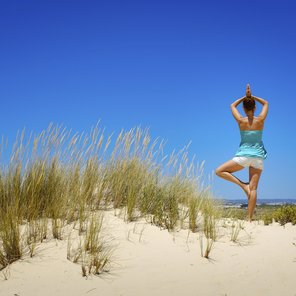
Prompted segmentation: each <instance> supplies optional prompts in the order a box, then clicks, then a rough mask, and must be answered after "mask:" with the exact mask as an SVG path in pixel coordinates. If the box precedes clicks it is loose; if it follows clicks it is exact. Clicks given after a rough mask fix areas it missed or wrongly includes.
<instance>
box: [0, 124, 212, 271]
mask: <svg viewBox="0 0 296 296" xmlns="http://www.w3.org/2000/svg"><path fill="white" fill-rule="evenodd" d="M112 136H113V134H111V135H109V136H108V137H105V135H104V130H102V129H101V128H99V125H98V124H97V125H96V126H95V127H93V128H92V129H91V131H90V134H85V133H84V132H82V133H81V134H79V133H75V134H72V130H67V129H66V128H63V127H62V126H54V125H53V124H50V125H49V127H48V128H47V129H46V130H44V131H42V132H41V133H39V134H37V135H33V133H31V134H30V135H29V137H26V134H25V130H23V131H22V133H19V134H18V135H17V139H16V142H15V143H14V146H13V149H12V152H11V157H10V160H9V162H8V163H6V164H5V165H4V164H2V165H1V169H0V269H3V268H5V267H6V266H7V265H9V264H10V263H12V262H14V261H16V260H18V259H20V258H21V257H22V256H24V255H29V256H34V255H35V254H36V247H37V246H38V244H40V243H42V242H43V241H45V240H48V239H51V238H54V239H59V240H61V239H65V238H66V237H67V236H66V234H65V233H64V231H65V227H66V226H67V225H70V224H71V223H74V228H76V227H77V229H78V234H79V236H80V237H81V246H80V247H79V248H78V251H77V252H76V253H75V254H74V255H70V253H71V252H70V253H69V252H68V253H69V254H68V258H69V259H70V258H71V259H70V260H71V261H73V262H80V263H81V265H82V271H83V272H82V273H83V275H87V274H90V273H94V274H98V273H100V272H102V270H104V268H107V265H108V263H109V262H110V256H111V253H110V252H108V246H106V245H105V244H104V241H103V238H102V237H101V236H100V231H101V228H102V227H101V223H102V222H100V221H101V220H100V219H95V218H94V217H95V216H94V213H98V212H100V211H102V210H104V209H108V208H110V207H111V208H114V209H122V210H123V211H125V217H126V220H127V222H129V221H134V220H136V219H138V218H139V217H145V218H146V220H147V221H149V222H151V223H154V224H155V225H157V226H159V227H162V228H165V229H168V230H169V231H174V230H175V229H176V227H188V228H189V229H190V230H191V231H193V232H196V231H198V230H199V229H203V231H204V233H205V236H206V237H207V239H209V240H212V241H214V240H215V236H216V234H215V232H216V228H215V219H216V214H215V213H214V212H215V210H214V206H213V204H211V201H210V200H211V199H210V198H209V194H208V192H209V190H210V189H209V187H207V186H205V185H204V181H203V168H204V162H202V163H201V165H200V164H199V163H197V162H196V161H195V157H193V158H191V159H189V156H188V147H189V144H188V145H186V146H185V147H184V148H183V149H181V150H180V151H178V152H175V151H173V152H172V153H171V154H170V155H166V154H164V141H159V139H155V140H152V139H151V137H150V134H149V130H148V129H141V128H140V127H137V128H132V129H131V130H129V131H124V130H122V131H121V132H120V133H119V135H118V136H117V138H116V139H115V141H114V145H113V147H111V146H112ZM2 148H3V147H2ZM200 213H204V215H205V218H204V220H203V226H201V225H202V221H201V219H200ZM199 224H200V226H199ZM21 227H24V229H25V231H23V232H22V231H21ZM82 237H83V239H82ZM69 248H70V247H69ZM70 249H71V248H70ZM208 249H209V250H210V248H208ZM209 250H208V251H207V252H208V254H209ZM206 257H208V256H206Z"/></svg>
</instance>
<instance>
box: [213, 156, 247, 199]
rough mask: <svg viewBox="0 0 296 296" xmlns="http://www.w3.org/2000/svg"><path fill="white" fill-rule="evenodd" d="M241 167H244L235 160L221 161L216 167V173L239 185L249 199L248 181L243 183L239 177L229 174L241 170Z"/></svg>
mask: <svg viewBox="0 0 296 296" xmlns="http://www.w3.org/2000/svg"><path fill="white" fill-rule="evenodd" d="M243 168H244V167H243V166H241V165H239V164H237V163H236V162H235V161H233V160H229V161H227V162H225V163H223V164H222V165H220V166H219V167H218V168H217V169H216V175H217V176H219V177H221V178H223V179H226V180H228V181H230V182H233V183H235V184H237V185H238V186H240V187H241V188H242V189H243V190H244V192H245V193H246V195H247V197H248V199H249V195H250V188H249V183H244V182H242V181H241V180H240V179H238V178H237V177H235V176H233V175H232V174H231V173H234V172H237V171H239V170H242V169H243Z"/></svg>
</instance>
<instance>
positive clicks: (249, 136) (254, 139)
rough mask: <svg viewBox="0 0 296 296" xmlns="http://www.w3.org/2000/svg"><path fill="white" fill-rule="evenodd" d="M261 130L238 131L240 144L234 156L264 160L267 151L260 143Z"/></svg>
mask: <svg viewBox="0 0 296 296" xmlns="http://www.w3.org/2000/svg"><path fill="white" fill-rule="evenodd" d="M262 133H263V130H253V131H242V130H240V135H241V142H240V144H239V148H238V151H237V152H236V154H235V156H246V157H258V158H263V159H265V158H266V157H267V151H266V150H265V148H264V145H263V142H262Z"/></svg>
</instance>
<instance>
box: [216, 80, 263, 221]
mask: <svg viewBox="0 0 296 296" xmlns="http://www.w3.org/2000/svg"><path fill="white" fill-rule="evenodd" d="M256 101H257V102H259V103H261V104H262V105H263V106H262V111H261V113H260V114H259V116H258V117H255V116H254V112H255V110H256ZM241 102H243V107H244V111H245V113H246V117H243V116H242V115H241V114H240V113H239V111H238V110H237V108H236V107H237V106H238V105H239V104H240V103H241ZM230 106H231V111H232V114H233V116H234V118H235V120H236V121H237V123H238V125H239V129H240V134H241V142H240V146H239V149H238V151H237V153H236V154H235V157H234V158H232V160H229V161H227V162H225V163H224V164H222V165H221V166H219V167H218V168H217V169H216V175H217V176H219V177H221V178H223V179H226V180H228V181H231V182H233V183H235V184H237V185H239V186H240V187H241V188H242V189H243V190H244V192H245V193H246V195H247V197H248V220H249V221H252V217H253V212H254V209H255V206H256V200H257V186H258V182H259V179H260V176H261V173H262V170H263V161H264V159H265V158H266V157H267V152H266V150H265V148H264V145H263V142H262V132H263V127H264V121H265V118H266V116H267V112H268V102H267V101H265V100H263V99H261V98H258V97H255V96H252V95H251V88H250V85H249V84H248V85H247V88H246V96H245V97H242V98H240V99H238V100H236V101H235V102H233V103H232V104H231V105H230ZM245 167H249V182H247V183H245V182H242V181H241V180H240V179H238V178H237V177H235V176H234V175H232V173H234V172H236V171H239V170H242V169H243V168H245Z"/></svg>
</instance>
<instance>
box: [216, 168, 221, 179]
mask: <svg viewBox="0 0 296 296" xmlns="http://www.w3.org/2000/svg"><path fill="white" fill-rule="evenodd" d="M215 173H216V175H217V176H219V177H220V176H221V173H222V171H221V170H219V168H218V169H216V171H215Z"/></svg>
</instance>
